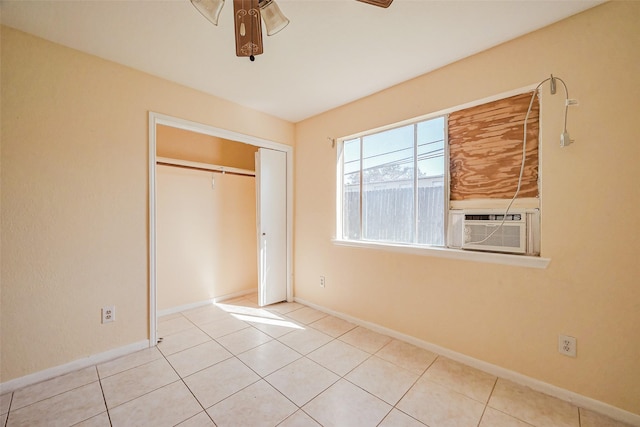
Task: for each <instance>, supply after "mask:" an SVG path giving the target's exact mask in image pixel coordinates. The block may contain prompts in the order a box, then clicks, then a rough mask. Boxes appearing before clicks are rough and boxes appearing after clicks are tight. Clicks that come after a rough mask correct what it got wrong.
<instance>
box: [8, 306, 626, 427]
mask: <svg viewBox="0 0 640 427" xmlns="http://www.w3.org/2000/svg"><path fill="white" fill-rule="evenodd" d="M256 298H257V297H256V295H249V296H246V297H243V298H237V299H235V300H232V301H228V302H225V303H221V304H216V305H211V306H206V307H200V308H197V309H193V310H188V311H185V312H182V313H177V314H173V315H169V316H165V317H162V318H160V319H159V335H160V336H161V337H163V341H162V342H161V343H160V344H159V345H158V347H157V348H151V349H147V350H143V351H140V352H137V353H134V354H131V355H128V356H125V357H122V358H120V359H116V360H113V361H110V362H107V363H104V364H101V365H98V366H92V367H89V368H86V369H82V370H79V371H76V372H72V373H70V374H67V375H64V376H61V377H58V378H54V379H51V380H49V381H45V382H43V383H39V384H35V385H32V386H29V387H26V388H24V389H21V390H17V391H15V392H13V393H7V394H5V395H2V396H0V412H1V415H0V425H6V426H10V427H13V426H72V425H73V426H86V427H88V426H127V427H129V426H154V427H156V426H175V425H179V426H183V427H187V426H188V427H197V426H214V425H217V426H283V427H293V426H320V425H321V426H340V427H351V426H384V427H389V426H407V427H408V426H425V425H426V426H430V427H449V426H451V427H466V426H474V427H477V426H480V427H490V426H491V427H500V426H509V427H527V426H528V427H530V426H539V427H542V426H554V427H555V426H558V427H563V426H566V427H609V426H611V427H614V426H618V427H620V426H623V424H621V423H617V422H615V421H613V420H610V419H607V418H605V417H603V416H601V415H598V414H596V413H594V412H591V411H587V410H584V409H581V408H578V407H576V406H573V405H571V404H569V403H567V402H564V401H561V400H558V399H555V398H552V397H549V396H546V395H543V394H540V393H537V392H534V391H532V390H530V389H528V388H525V387H522V386H519V385H517V384H514V383H512V382H509V381H506V380H503V379H499V378H496V377H494V376H492V375H489V374H487V373H484V372H481V371H478V370H476V369H473V368H470V367H468V366H465V365H462V364H460V363H457V362H454V361H452V360H449V359H446V358H444V357H442V356H438V355H436V354H433V353H431V352H429V351H426V350H423V349H420V348H418V347H415V346H412V345H410V344H407V343H405V342H402V341H398V340H395V339H392V338H390V337H387V336H384V335H380V334H378V333H376V332H373V331H371V330H368V329H365V328H362V327H359V326H356V325H354V324H351V323H349V322H346V321H344V320H341V319H338V318H336V317H333V316H328V315H326V314H325V313H322V312H320V311H317V310H314V309H313V308H310V307H305V306H303V305H301V304H298V303H281V304H276V305H273V306H270V307H267V308H259V307H258V306H257V304H256Z"/></svg>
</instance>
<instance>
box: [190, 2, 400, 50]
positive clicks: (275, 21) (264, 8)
mask: <svg viewBox="0 0 640 427" xmlns="http://www.w3.org/2000/svg"><path fill="white" fill-rule="evenodd" d="M358 1H360V2H362V3H367V4H371V5H374V6H379V7H384V8H387V7H389V5H391V3H392V2H393V0H358ZM191 4H193V5H194V6H195V8H196V9H198V11H199V12H200V13H202V15H204V17H205V18H207V19H208V20H209V21H211V23H212V24H213V25H218V18H219V16H220V11H221V10H222V6H224V0H191ZM233 12H234V16H235V36H236V37H235V38H236V56H248V57H249V59H250V60H251V61H254V60H255V58H256V55H260V54H262V53H263V45H262V21H264V25H265V27H266V28H267V35H268V36H272V35H274V34H276V33H277V32H279V31H280V30H282V29H283V28H284V27H286V26H287V25H288V24H289V19H287V17H286V16H284V14H283V13H282V11H281V10H280V8H279V7H278V5H277V4H276V2H275V0H233Z"/></svg>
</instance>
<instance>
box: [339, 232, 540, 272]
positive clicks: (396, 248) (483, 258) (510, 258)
mask: <svg viewBox="0 0 640 427" xmlns="http://www.w3.org/2000/svg"><path fill="white" fill-rule="evenodd" d="M332 241H333V243H334V244H335V245H338V246H350V247H354V248H367V249H377V250H383V251H390V252H400V253H406V254H412V255H423V256H434V257H439V258H449V259H459V260H464V261H476V262H486V263H491V264H502V265H512V266H517V267H530V268H541V269H543V268H547V266H548V265H549V262H551V259H550V258H541V257H537V256H526V255H509V254H498V253H492V252H475V251H465V250H462V249H451V248H441V247H417V246H409V245H400V244H397V243H396V244H394V243H378V242H364V241H354V240H338V239H333V240H332Z"/></svg>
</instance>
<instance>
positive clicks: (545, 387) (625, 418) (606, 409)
mask: <svg viewBox="0 0 640 427" xmlns="http://www.w3.org/2000/svg"><path fill="white" fill-rule="evenodd" d="M294 300H295V301H296V302H299V303H300V304H304V305H306V306H309V307H311V308H315V309H316V310H319V311H322V312H324V313H327V314H330V315H332V316H335V317H339V318H341V319H344V320H347V321H349V322H351V323H355V324H356V325H360V326H364V327H366V328H368V329H371V330H373V331H375V332H378V333H381V334H384V335H388V336H390V337H392V338H396V339H399V340H402V341H405V342H408V343H410V344H413V345H415V346H416V347H420V348H424V349H425V350H429V351H431V352H433V353H436V354H439V355H441V356H444V357H447V358H449V359H451V360H455V361H456V362H460V363H464V364H465V365H468V366H471V367H473V368H476V369H479V370H481V371H484V372H487V373H489V374H491V375H495V376H497V377H499V378H503V379H506V380H509V381H513V382H514V383H517V384H521V385H524V386H527V387H529V388H531V389H533V390H536V391H539V392H541V393H544V394H547V395H549V396H553V397H557V398H558V399H562V400H564V401H567V402H570V403H572V404H574V405H576V406H578V407H580V408H584V409H588V410H590V411H594V412H598V413H599V414H602V415H606V416H607V417H609V418H613V419H615V420H618V421H621V422H623V423H627V424H631V425H633V426H640V415H638V414H634V413H632V412H628V411H625V410H624V409H620V408H616V407H615V406H612V405H609V404H608V403H604V402H601V401H599V400H595V399H592V398H590V397H586V396H583V395H581V394H578V393H575V392H572V391H569V390H566V389H563V388H561V387H558V386H555V385H553V384H549V383H545V382H543V381H540V380H537V379H535V378H531V377H528V376H526V375H523V374H520V373H518V372H515V371H511V370H509V369H506V368H503V367H500V366H497V365H493V364H491V363H487V362H484V361H482V360H479V359H475V358H473V357H470V356H467V355H465V354H462V353H458V352H456V351H453V350H449V349H447V348H444V347H440V346H439V345H436V344H432V343H429V342H426V341H422V340H420V339H418V338H415V337H412V336H410V335H406V334H403V333H400V332H397V331H395V330H393V329H389V328H385V327H384V326H380V325H378V324H375V323H371V322H367V321H365V320H361V319H358V318H356V317H353V316H349V315H347V314H344V313H340V312H337V311H334V310H330V309H328V308H325V307H322V306H320V305H317V304H314V303H312V302H309V301H306V300H304V299H302V298H298V297H295V298H294Z"/></svg>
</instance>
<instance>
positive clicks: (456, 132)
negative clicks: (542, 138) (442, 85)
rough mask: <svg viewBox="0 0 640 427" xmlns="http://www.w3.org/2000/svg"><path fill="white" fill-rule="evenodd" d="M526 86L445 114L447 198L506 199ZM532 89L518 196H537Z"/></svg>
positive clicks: (518, 149)
mask: <svg viewBox="0 0 640 427" xmlns="http://www.w3.org/2000/svg"><path fill="white" fill-rule="evenodd" d="M531 95H532V92H529V93H524V94H520V95H516V96H512V97H509V98H504V99H501V100H498V101H493V102H489V103H487V104H482V105H478V106H475V107H471V108H467V109H464V110H460V111H456V112H454V113H451V114H450V115H449V125H448V129H449V168H450V179H451V187H450V191H451V200H468V199H510V198H512V197H513V195H514V194H515V192H516V189H517V186H518V176H519V174H520V165H521V163H522V140H523V136H524V119H525V116H526V113H527V109H528V108H529V102H530V101H531ZM539 115H540V102H539V99H538V96H537V95H536V97H535V99H534V102H533V106H532V108H531V112H530V114H529V119H528V121H527V149H526V153H527V156H526V157H527V159H526V162H525V167H524V173H523V176H522V185H521V188H520V193H519V194H518V198H524V197H538V194H539V191H538V130H539Z"/></svg>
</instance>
